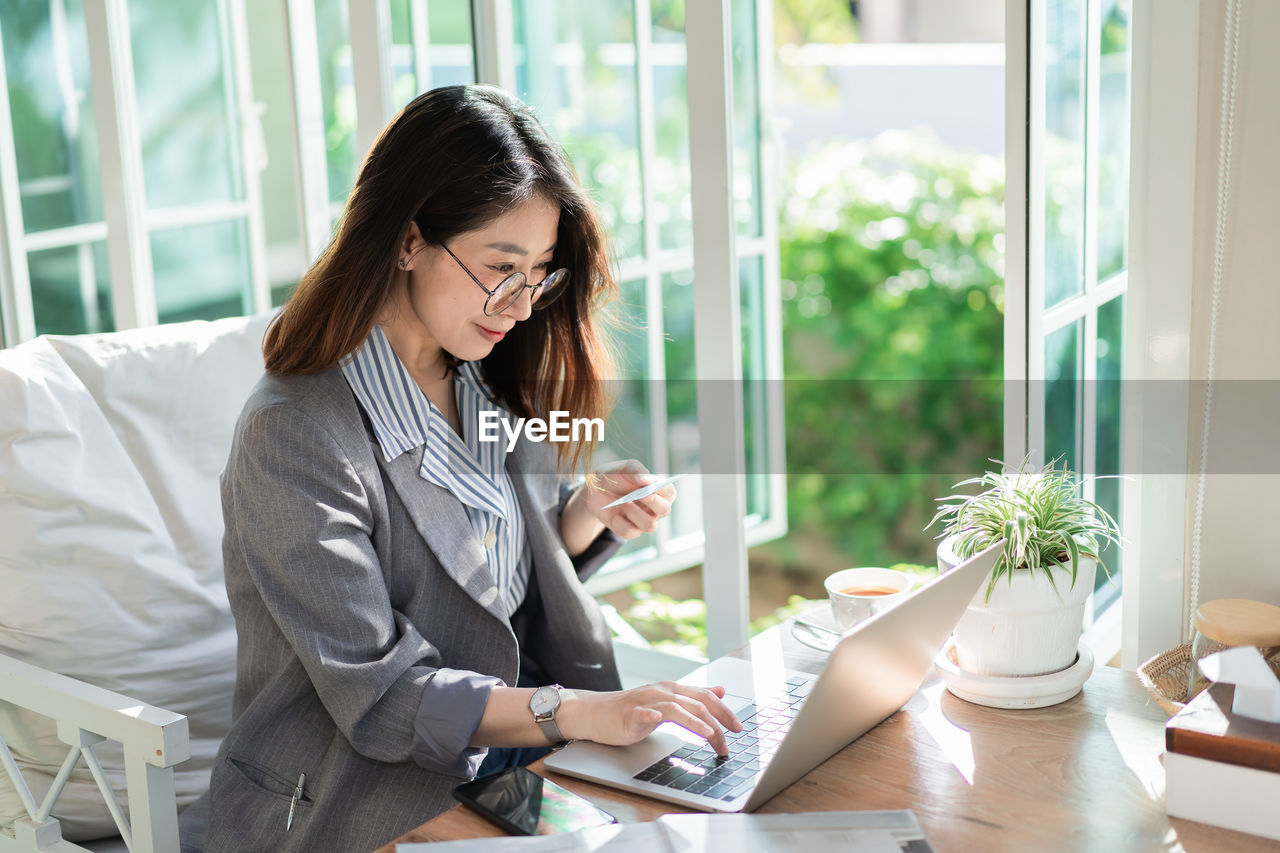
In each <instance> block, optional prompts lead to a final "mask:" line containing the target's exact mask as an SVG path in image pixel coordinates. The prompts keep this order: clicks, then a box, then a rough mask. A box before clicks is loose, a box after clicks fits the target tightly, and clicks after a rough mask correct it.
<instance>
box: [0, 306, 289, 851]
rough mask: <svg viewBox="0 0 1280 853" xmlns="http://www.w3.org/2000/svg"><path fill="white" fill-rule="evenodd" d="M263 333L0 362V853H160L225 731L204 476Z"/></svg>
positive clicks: (194, 333) (144, 342)
mask: <svg viewBox="0 0 1280 853" xmlns="http://www.w3.org/2000/svg"><path fill="white" fill-rule="evenodd" d="M267 320H268V318H267V317H266V316H260V317H254V318H239V319H230V320H220V321H216V322H212V323H206V322H193V323H181V324H173V325H168V326H157V327H153V328H148V329H137V330H131V331H126V332H118V333H112V334H102V335H81V336H70V337H57V336H51V337H42V338H38V339H36V340H34V341H30V342H28V343H25V344H22V345H20V346H17V347H13V348H11V349H8V350H3V351H0V543H3V545H2V546H0V763H2V764H3V767H4V771H3V772H0V853H7V851H37V850H38V851H71V850H84V849H95V850H102V849H104V845H103V844H102V843H101V842H95V843H93V844H91V845H90V848H86V847H81V846H77V845H76V844H74V843H72V842H73V841H81V842H89V841H90V840H92V839H98V838H102V837H104V836H117V837H116V838H115V839H114V841H109V842H107V843H106V845H107V847H110V846H111V845H112V844H114V846H115V849H120V846H121V844H122V842H123V843H124V844H127V845H128V849H130V850H132V851H134V853H138V851H176V850H177V849H178V828H177V815H178V812H179V811H180V810H181V809H182V808H185V807H186V806H187V805H188V804H189V803H191V802H192V801H193V800H195V799H196V798H197V797H199V796H200V794H202V793H203V792H204V790H205V789H206V788H207V786H208V776H209V770H210V767H211V766H212V761H213V757H214V754H215V753H216V751H217V748H218V743H219V741H220V739H221V737H222V735H223V734H224V733H225V731H226V729H227V727H228V725H229V724H230V716H231V695H232V689H233V687H234V682H235V630H234V624H233V621H232V619H231V615H230V610H229V607H228V604H227V599H226V591H225V587H224V586H223V579H222V511H221V502H220V498H219V489H218V477H219V475H220V473H221V471H222V469H223V467H224V465H225V464H226V459H227V452H228V450H229V448H230V443H231V434H232V430H233V427H234V424H235V420H236V417H237V416H238V415H239V412H240V409H241V407H242V405H243V403H244V400H245V399H246V397H247V396H248V393H249V390H250V389H251V388H252V386H253V383H254V382H255V381H256V380H257V378H258V377H259V376H260V375H261V373H262V355H261V349H260V346H261V338H262V334H263V331H264V330H265V327H266V323H267ZM122 801H123V802H122Z"/></svg>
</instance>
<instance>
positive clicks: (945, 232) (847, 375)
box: [622, 132, 1004, 655]
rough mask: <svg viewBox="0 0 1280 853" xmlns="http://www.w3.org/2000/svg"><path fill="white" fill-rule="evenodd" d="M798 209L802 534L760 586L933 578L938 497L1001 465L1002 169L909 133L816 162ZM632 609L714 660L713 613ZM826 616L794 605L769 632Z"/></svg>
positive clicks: (796, 172) (792, 405) (794, 411)
mask: <svg viewBox="0 0 1280 853" xmlns="http://www.w3.org/2000/svg"><path fill="white" fill-rule="evenodd" d="M785 193H786V197H785V198H784V201H783V206H782V210H781V212H780V218H781V222H780V228H779V233H780V241H781V245H780V263H781V270H780V272H781V279H782V297H783V305H782V315H783V347H784V361H785V373H786V382H785V404H786V444H787V451H786V452H787V474H788V477H787V511H788V523H789V531H788V534H787V536H786V537H785V539H783V540H780V541H777V542H772V543H769V544H767V545H761V546H757V547H756V548H753V549H752V552H751V559H752V579H753V584H754V583H757V582H759V581H760V580H761V577H760V573H761V572H763V571H776V570H777V569H778V568H779V566H780V567H781V568H782V570H783V572H784V573H785V574H786V575H787V576H788V577H789V578H790V581H789V583H790V585H791V588H798V587H799V586H800V583H798V582H797V579H798V578H800V577H804V578H806V579H807V584H806V585H805V587H806V589H808V590H809V592H808V594H809V595H820V590H821V581H822V578H823V577H825V576H826V575H827V574H829V573H830V572H832V571H835V570H836V569H839V568H844V567H846V566H852V565H892V566H894V567H895V568H906V569H908V570H910V571H913V572H915V573H917V574H919V575H921V576H922V577H925V576H928V575H929V573H930V571H931V570H930V569H929V568H926V567H931V566H933V565H934V564H935V557H934V553H933V552H934V547H935V542H934V540H933V538H932V534H931V533H927V532H925V531H924V527H925V524H926V523H927V522H928V520H929V519H930V518H931V517H932V515H933V513H934V511H935V505H934V500H933V499H934V498H935V497H939V496H942V495H946V494H950V487H951V484H952V483H954V482H955V481H956V480H958V479H963V478H964V477H967V476H971V475H972V474H973V473H974V472H978V471H983V470H986V468H987V467H989V463H988V461H987V460H988V459H989V458H991V457H998V456H999V455H1000V453H1001V436H1002V382H1001V377H1002V371H1003V327H1004V323H1003V321H1004V318H1003V307H1004V292H1003V282H1004V270H1003V259H1004V221H1003V211H1004V208H1003V204H1004V166H1003V163H1002V162H1001V161H1000V160H999V159H998V158H994V157H990V156H985V155H978V154H972V153H966V152H961V151H956V150H953V149H950V148H947V147H946V146H944V145H943V144H942V143H940V142H938V141H937V140H936V139H933V138H932V137H929V136H925V135H919V134H906V133H899V132H893V133H886V134H884V135H882V136H880V137H878V138H877V139H875V140H874V141H872V142H869V143H867V142H859V143H849V144H838V145H829V146H827V147H823V148H820V149H817V150H814V151H811V152H809V153H808V154H807V155H806V156H805V157H804V158H802V159H800V160H798V161H797V164H796V166H795V167H794V168H793V170H792V172H791V174H790V175H789V176H788V180H787V184H786V190H785ZM814 554H822V555H824V557H823V558H822V559H816V558H815V557H814V556H813V555H814ZM904 560H905V561H908V562H909V563H911V564H916V565H912V566H903V565H901V561H904ZM815 590H816V591H815ZM630 593H631V597H632V603H631V604H630V605H625V606H623V607H622V613H623V616H624V617H625V618H626V619H627V620H628V621H629V622H630V623H631V624H632V625H633V626H635V627H636V628H637V630H639V631H640V632H641V634H643V635H644V636H645V637H646V638H647V639H649V640H650V642H652V643H654V645H655V646H657V647H658V648H662V649H665V650H668V651H675V652H677V653H683V654H694V655H696V654H698V653H700V652H705V648H706V621H705V620H706V608H705V605H704V603H703V602H702V601H700V600H697V599H681V598H678V597H673V596H671V595H668V594H664V593H663V592H661V591H659V590H655V589H654V588H653V587H651V586H650V585H648V584H639V585H636V586H634V587H633V588H632V589H631V590H630ZM779 604H781V602H779ZM810 606H813V604H812V601H811V599H809V598H805V597H803V596H798V595H792V596H790V598H789V600H788V601H787V602H786V603H785V604H782V606H781V607H779V608H778V609H776V610H774V611H773V612H772V613H769V614H767V615H764V616H761V617H758V618H757V619H755V620H754V621H753V622H752V625H751V630H752V633H755V632H757V631H759V630H762V629H763V628H765V627H768V626H769V625H772V624H776V623H777V622H779V621H780V620H781V619H784V618H786V617H787V616H790V615H792V614H793V613H794V612H796V611H797V610H799V609H803V608H805V607H810Z"/></svg>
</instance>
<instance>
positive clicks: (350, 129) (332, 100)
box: [316, 0, 358, 217]
mask: <svg viewBox="0 0 1280 853" xmlns="http://www.w3.org/2000/svg"><path fill="white" fill-rule="evenodd" d="M316 50H317V53H318V54H319V56H320V69H319V70H320V97H321V100H322V101H323V102H324V135H325V147H326V149H327V150H328V155H329V156H328V160H329V200H330V201H331V202H333V204H334V205H335V210H334V216H335V217H336V216H337V214H338V213H339V212H340V210H341V205H342V204H343V203H344V202H345V201H346V199H347V194H348V193H349V192H351V187H352V186H353V185H354V184H355V180H356V166H357V165H358V161H357V159H356V89H355V80H354V77H353V76H352V70H351V29H350V27H349V26H348V22H347V0H316Z"/></svg>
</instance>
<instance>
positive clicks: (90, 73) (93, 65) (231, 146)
mask: <svg viewBox="0 0 1280 853" xmlns="http://www.w3.org/2000/svg"><path fill="white" fill-rule="evenodd" d="M12 12H13V14H9V15H6V18H5V21H4V24H3V30H2V32H3V52H4V63H3V76H4V81H3V82H4V84H5V85H4V88H5V90H6V94H7V97H8V104H7V107H8V108H7V109H6V110H5V111H4V112H5V116H4V121H5V122H7V123H8V125H9V127H8V133H7V134H6V137H7V139H6V146H5V147H8V140H9V139H11V140H12V143H13V145H12V150H13V152H14V156H13V159H12V160H8V159H6V160H5V161H4V162H0V186H2V187H3V194H2V196H0V198H3V217H4V225H5V230H6V233H7V235H8V236H9V240H7V241H6V250H7V255H8V256H7V258H6V259H5V263H4V265H3V273H4V278H3V280H2V281H0V284H2V285H3V286H2V287H0V291H3V293H4V300H3V302H4V307H5V311H4V317H5V342H6V343H14V342H17V341H20V340H25V339H27V338H30V337H33V336H34V335H36V334H40V333H43V332H61V333H75V332H88V331H104V330H110V329H113V328H127V327H130V326H135V325H142V324H148V323H154V322H157V321H159V322H168V321H175V320H184V319H193V318H200V317H206V318H207V317H218V316H226V315H228V314H243V313H247V312H250V311H253V310H256V309H260V308H263V307H265V306H266V304H267V292H266V278H265V266H264V253H263V245H262V239H261V234H262V222H261V204H260V189H259V185H258V181H257V174H258V169H259V168H260V165H261V159H262V152H261V149H260V147H259V146H258V144H257V142H258V140H259V139H260V135H259V134H258V133H257V132H256V131H257V129H256V126H254V123H253V122H254V115H255V113H254V112H253V110H252V109H251V108H250V106H249V105H250V96H249V87H248V80H247V73H246V69H247V56H246V54H245V51H244V47H245V37H244V32H245V20H244V7H243V5H242V4H239V3H228V2H220V0H200V2H195V3H189V4H184V5H182V6H181V7H177V6H174V5H173V4H170V3H165V2H160V0H134V2H132V3H130V4H129V6H128V7H127V9H126V6H125V4H124V3H122V2H106V3H92V4H81V3H79V2H74V0H72V2H64V0H54V2H48V3H39V2H27V3H21V4H16V7H15V8H14V9H13V10H12ZM91 81H92V82H91Z"/></svg>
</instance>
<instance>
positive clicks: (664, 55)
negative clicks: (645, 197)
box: [645, 0, 693, 249]
mask: <svg viewBox="0 0 1280 853" xmlns="http://www.w3.org/2000/svg"><path fill="white" fill-rule="evenodd" d="M650 8H651V11H652V16H653V31H652V42H653V48H652V55H653V122H654V163H653V174H652V175H646V176H645V180H646V181H649V182H650V183H651V184H652V186H653V198H654V210H653V217H654V221H655V222H656V223H657V226H658V244H659V246H660V247H661V248H663V249H684V248H689V247H691V246H692V245H693V197H692V195H691V192H692V190H691V187H690V180H691V179H690V166H689V90H688V84H687V79H686V78H687V76H688V75H687V74H686V72H685V39H684V0H653V3H652V4H651V7H650Z"/></svg>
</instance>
